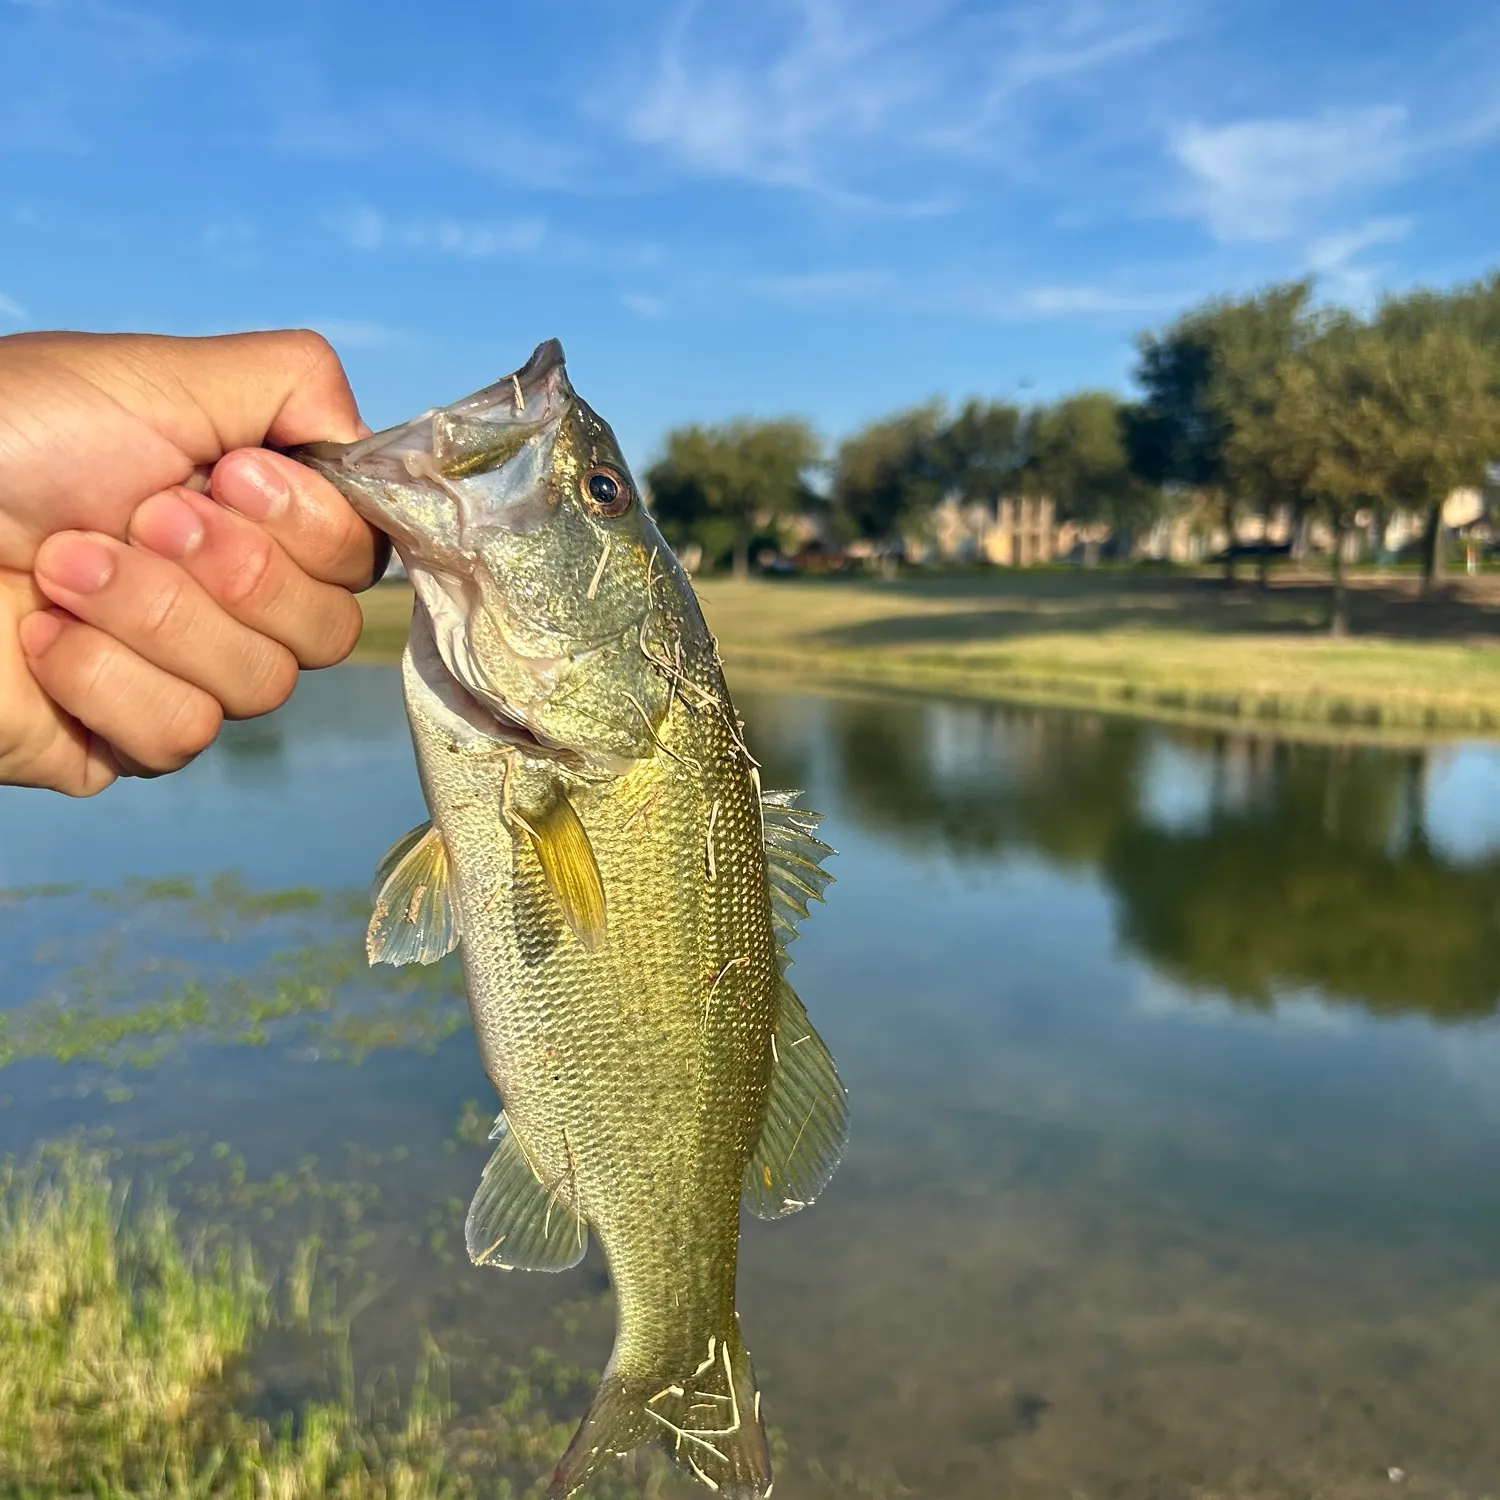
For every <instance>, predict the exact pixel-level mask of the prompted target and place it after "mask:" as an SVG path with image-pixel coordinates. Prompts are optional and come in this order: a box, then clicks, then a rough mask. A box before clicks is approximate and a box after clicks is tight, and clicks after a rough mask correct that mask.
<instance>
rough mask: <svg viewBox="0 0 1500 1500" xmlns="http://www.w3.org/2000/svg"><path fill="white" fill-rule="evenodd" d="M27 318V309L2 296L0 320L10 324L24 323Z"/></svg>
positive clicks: (0, 296)
mask: <svg viewBox="0 0 1500 1500" xmlns="http://www.w3.org/2000/svg"><path fill="white" fill-rule="evenodd" d="M26 316H27V314H26V309H25V308H24V307H22V306H21V304H20V303H19V302H14V301H12V300H11V299H10V298H9V297H6V296H3V295H0V319H4V320H5V321H7V322H10V323H24V322H25V321H26Z"/></svg>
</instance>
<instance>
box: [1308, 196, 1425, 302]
mask: <svg viewBox="0 0 1500 1500" xmlns="http://www.w3.org/2000/svg"><path fill="white" fill-rule="evenodd" d="M1411 227H1412V221H1411V220H1410V219H1409V218H1404V217H1391V218H1383V219H1370V220H1368V221H1367V222H1365V223H1363V224H1360V225H1358V226H1356V227H1355V228H1353V229H1345V230H1341V231H1339V232H1338V233H1336V234H1327V235H1324V236H1322V238H1320V239H1316V240H1314V241H1313V243H1312V244H1311V245H1310V246H1309V247H1308V250H1307V269H1308V270H1309V271H1311V272H1313V273H1314V274H1315V275H1316V276H1318V277H1319V279H1320V280H1321V281H1322V283H1323V290H1324V291H1325V292H1326V293H1327V294H1328V295H1329V296H1330V297H1332V298H1335V299H1336V300H1338V301H1341V302H1351V303H1355V304H1357V305H1362V304H1365V303H1368V302H1369V301H1370V300H1371V299H1372V298H1373V297H1374V295H1375V292H1376V289H1377V286H1378V284H1379V282H1380V280H1381V277H1382V272H1383V271H1384V270H1385V269H1386V268H1385V267H1377V266H1367V265H1364V266H1362V265H1356V264H1355V261H1356V258H1357V257H1359V256H1361V255H1363V254H1364V253H1365V251H1367V250H1373V249H1374V248H1375V247H1376V246H1378V245H1395V244H1398V243H1399V242H1400V241H1402V240H1404V239H1405V238H1406V237H1407V235H1408V234H1410V233H1411Z"/></svg>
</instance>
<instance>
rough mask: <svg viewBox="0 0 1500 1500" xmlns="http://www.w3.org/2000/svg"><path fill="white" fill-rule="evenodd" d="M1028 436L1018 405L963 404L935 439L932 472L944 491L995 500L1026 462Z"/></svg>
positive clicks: (976, 401)
mask: <svg viewBox="0 0 1500 1500" xmlns="http://www.w3.org/2000/svg"><path fill="white" fill-rule="evenodd" d="M1028 437H1029V434H1028V431H1027V423H1026V417H1025V414H1024V413H1023V412H1022V411H1021V409H1020V407H1018V406H1012V405H1011V404H1010V403H1009V402H1006V401H979V400H970V401H966V402H965V403H964V405H963V408H962V410H961V411H959V413H958V414H957V416H955V417H954V418H953V419H952V420H951V421H950V422H948V423H947V424H946V425H944V426H943V427H942V428H941V430H940V431H939V432H938V433H937V435H936V437H935V439H934V441H933V445H932V460H933V465H934V471H935V473H936V474H937V476H938V478H939V479H940V481H941V482H942V484H943V486H944V488H945V490H947V491H949V492H951V493H954V494H957V495H958V496H960V497H961V498H962V499H964V500H983V501H994V500H998V499H999V498H1000V497H1001V496H1002V495H1003V494H1005V492H1006V490H1007V489H1008V488H1009V487H1010V486H1011V484H1012V483H1013V482H1014V481H1015V478H1016V475H1017V474H1018V473H1019V472H1020V471H1021V469H1022V468H1023V467H1024V465H1025V463H1026V458H1027V442H1028Z"/></svg>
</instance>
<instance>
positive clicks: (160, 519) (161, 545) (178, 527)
mask: <svg viewBox="0 0 1500 1500" xmlns="http://www.w3.org/2000/svg"><path fill="white" fill-rule="evenodd" d="M130 539H131V541H133V542H138V543H140V545H141V546H143V547H147V548H149V549H150V550H151V551H152V552H155V553H156V554H157V555H158V556H159V557H170V558H183V557H186V556H187V555H188V553H189V552H196V551H197V550H198V548H199V547H200V546H201V545H202V543H203V522H202V521H200V520H199V519H198V516H197V514H196V513H195V512H194V510H193V507H192V506H191V505H189V504H188V503H187V502H186V501H185V500H182V499H180V498H179V497H178V496H176V495H170V494H168V495H155V496H153V497H152V498H151V499H150V500H147V501H146V502H145V504H144V505H142V506H141V507H140V508H139V509H138V510H137V511H136V513H135V515H134V516H132V517H131V520H130Z"/></svg>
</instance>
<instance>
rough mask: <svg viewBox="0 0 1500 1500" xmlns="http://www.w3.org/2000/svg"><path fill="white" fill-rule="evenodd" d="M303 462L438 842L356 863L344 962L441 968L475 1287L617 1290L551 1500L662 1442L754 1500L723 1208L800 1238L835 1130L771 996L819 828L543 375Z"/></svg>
mask: <svg viewBox="0 0 1500 1500" xmlns="http://www.w3.org/2000/svg"><path fill="white" fill-rule="evenodd" d="M454 434H458V435H459V437H461V439H462V441H461V443H460V442H458V441H457V439H456V438H454V436H453V435H454ZM445 455H449V456H451V466H450V468H449V469H447V470H444V468H443V467H442V465H443V463H444V462H448V461H449V458H445ZM298 456H299V457H302V458H303V459H304V461H306V462H309V463H311V464H313V465H314V466H315V467H316V468H318V469H319V471H320V472H322V473H324V474H325V475H327V477H328V478H330V479H331V480H332V481H333V482H334V483H336V484H338V485H339V486H340V487H341V488H342V489H343V490H344V492H345V493H346V494H347V495H348V496H349V497H350V499H351V501H352V502H353V503H354V504H355V506H356V508H357V509H359V510H360V512H361V514H362V515H364V516H365V517H366V518H367V519H369V520H371V521H372V522H374V523H375V524H377V525H381V526H383V527H384V528H385V529H387V530H388V531H389V532H390V533H391V536H392V539H393V541H394V542H395V545H396V547H397V549H398V551H399V552H400V554H401V556H402V559H403V561H404V562H405V564H406V567H407V570H408V572H409V573H410V574H411V576H412V579H413V582H414V583H415V585H416V589H417V595H418V602H417V607H416V609H415V610H414V613H413V622H412V633H411V638H410V640H409V642H408V647H407V651H406V655H405V658H404V662H403V681H404V686H405V695H406V704H407V714H408V718H409V719H410V722H411V728H412V738H413V742H414V745H415V747H416V752H417V762H418V769H419V773H420V776H421V781H422V788H423V792H424V794H425V797H426V801H427V806H428V809H429V812H430V813H431V817H432V822H431V826H430V827H428V828H425V829H418V830H414V831H413V833H411V834H409V835H407V836H406V837H405V838H403V839H402V840H400V841H398V843H397V844H396V845H395V846H394V847H393V848H392V850H391V852H390V854H389V855H387V857H386V859H385V860H383V861H382V863H381V866H380V869H379V871H378V872H377V882H376V884H377V893H376V902H375V913H374V916H373V917H372V920H371V927H370V935H369V947H370V954H371V959H372V961H384V962H430V961H432V960H433V959H434V958H436V957H438V956H440V955H441V954H442V953H443V952H446V951H448V950H449V949H450V948H451V947H452V946H453V945H454V944H455V943H458V944H460V946H461V949H462V959H463V965H464V973H465V978H466V980H467V987H468V995H469V1004H470V1010H471V1013H472V1016H473V1021H474V1030H475V1035H476V1037H477V1039H478V1043H479V1049H480V1055H481V1057H482V1059H483V1062H484V1066H485V1070H486V1072H487V1073H488V1075H489V1077H490V1079H491V1081H492V1082H493V1083H494V1085H495V1088H496V1091H497V1093H498V1094H499V1097H500V1100H501V1103H502V1106H503V1108H502V1113H501V1116H500V1119H499V1120H498V1121H497V1125H496V1139H497V1141H498V1144H497V1146H496V1149H495V1152H494V1155H493V1156H492V1158H491V1160H490V1163H489V1165H488V1167H486V1169H485V1173H484V1177H483V1179H482V1181H481V1183H480V1186H479V1190H478V1192H477V1193H476V1195H475V1199H474V1203H473V1205H472V1207H471V1209H470V1212H469V1219H468V1224H467V1228H466V1239H467V1242H468V1246H469V1250H470V1254H471V1256H472V1257H473V1258H474V1259H475V1260H476V1262H478V1263H479V1264H481V1265H485V1266H498V1267H501V1268H504V1269H532V1270H553V1271H556V1270H564V1269H566V1268H567V1267H568V1266H571V1265H575V1264H576V1263H577V1262H578V1260H579V1259H581V1257H582V1255H583V1252H584V1247H585V1244H586V1240H587V1236H588V1235H589V1234H592V1235H594V1236H595V1237H596V1238H597V1240H598V1242H599V1245H600V1247H601V1249H602V1250H603V1252H604V1255H605V1257H606V1259H607V1261H608V1264H609V1269H610V1276H611V1279H612V1281H613V1283H614V1287H615V1292H616V1316H617V1329H616V1341H615V1348H614V1352H613V1354H612V1355H611V1358H610V1361H609V1364H608V1367H607V1368H606V1370H605V1372H604V1376H603V1379H602V1380H601V1383H600V1388H599V1391H598V1393H597V1394H596V1396H595V1398H594V1401H593V1404H592V1406H591V1407H590V1410H589V1412H588V1414H587V1416H586V1417H585V1418H584V1421H583V1423H582V1425H581V1426H580V1428H579V1430H578V1433H577V1435H576V1436H575V1437H574V1439H573V1442H572V1444H571V1445H570V1447H569V1449H568V1451H567V1453H566V1454H565V1455H564V1456H563V1458H562V1461H561V1462H560V1464H559V1465H558V1468H557V1471H556V1473H555V1475H554V1478H553V1487H552V1493H553V1494H554V1495H558V1496H561V1495H566V1494H568V1493H570V1492H571V1491H572V1490H573V1489H576V1488H577V1487H578V1486H579V1485H580V1484H581V1483H583V1482H584V1480H586V1479H587V1478H588V1476H589V1475H590V1474H592V1473H593V1472H595V1470H596V1469H598V1468H599V1467H600V1465H601V1464H603V1463H604V1462H605V1460H606V1459H608V1458H609V1457H610V1456H611V1455H612V1454H615V1453H623V1452H627V1451H628V1450H629V1449H631V1448H633V1447H635V1446H636V1445H637V1444H639V1443H640V1442H643V1441H646V1440H659V1441H661V1442H662V1443H663V1444H664V1445H665V1447H666V1448H667V1450H668V1451H669V1452H670V1453H672V1454H673V1456H674V1457H676V1458H677V1459H678V1460H679V1461H681V1462H682V1463H683V1464H684V1465H686V1466H687V1467H689V1468H690V1469H691V1470H692V1471H693V1472H694V1473H695V1474H696V1475H697V1476H698V1477H699V1478H700V1479H702V1480H703V1482H704V1483H705V1484H707V1485H709V1486H710V1487H711V1488H712V1489H714V1490H716V1491H718V1492H720V1493H722V1494H723V1495H725V1496H728V1497H731V1500H751V1497H759V1496H763V1495H766V1494H768V1493H769V1491H770V1486H771V1469H770V1460H769V1455H768V1453H767V1448H766V1441H765V1435H764V1429H763V1426H762V1422H761V1398H760V1393H759V1390H758V1388H757V1386H756V1383H755V1377H754V1373H753V1370H752V1368H751V1364H750V1358H749V1355H748V1353H747V1351H746V1349H745V1346H744V1342H743V1340H742V1339H741V1336H740V1331H739V1324H738V1320H737V1316H736V1313H735V1282H736V1272H737V1264H738V1249H739V1219H740V1204H741V1197H742V1194H743V1196H744V1199H745V1202H746V1203H747V1204H748V1206H749V1207H750V1208H751V1210H752V1211H753V1212H755V1213H757V1214H759V1215H761V1216H763V1217H779V1216H780V1215H782V1214H784V1213H787V1212H792V1211H795V1210H796V1209H798V1208H801V1207H803V1206H804V1205H805V1204H806V1203H808V1202H811V1201H812V1200H813V1199H814V1198H815V1197H816V1196H817V1195H818V1193H819V1192H820V1191H821V1189H822V1187H823V1186H824V1184H825V1183H826V1182H827V1180H828V1178H829V1176H830V1175H831V1174H832V1172H833V1169H834V1167H835V1166H836V1164H837V1161H838V1158H839V1155H840V1154H841V1152H842V1149H843V1143H844V1139H845V1135H846V1131H847V1109H846V1105H845V1102H844V1093H843V1088H842V1085H841V1084H840V1082H839V1080H838V1075H837V1072H836V1070H835V1069H834V1066H833V1062H832V1058H831V1057H830V1056H829V1054H828V1051H827V1048H826V1047H825V1046H824V1045H823V1043H822V1040H821V1038H819V1037H818V1036H817V1034H816V1032H814V1031H813V1030H812V1028H811V1026H810V1025H809V1023H808V1021H807V1015H806V1012H805V1011H804V1010H803V1008H802V1004H801V1001H800V1000H799V999H798V998H797V996H796V995H795V994H794V993H793V991H792V990H791V989H790V987H789V986H788V985H787V983H786V980H785V978H784V977H783V970H784V968H785V964H786V957H785V943H786V941H787V940H789V938H790V937H791V936H792V935H794V933H795V927H796V923H797V922H798V921H799V920H800V919H801V917H803V916H805V915H806V912H807V902H808V901H809V900H812V899H819V898H821V894H822V891H823V888H824V886H825V885H826V883H827V878H828V877H827V876H826V875H825V874H824V873H823V871H822V866H821V861H822V859H823V857H824V855H826V854H827V853H828V852H830V851H828V849H827V848H826V846H824V845H822V844H820V843H819V842H818V841H817V840H816V839H815V838H814V837H813V836H812V834H811V829H812V828H813V827H814V826H815V825H816V823H817V816H816V814H810V813H804V812H801V811H800V810H797V809H795V807H794V804H793V799H792V798H791V797H790V796H783V795H778V796H767V797H765V798H763V797H762V794H761V790H760V784H759V779H758V774H757V770H756V767H755V764H754V762H753V760H752V759H751V758H750V755H749V753H748V751H747V750H746V749H745V746H744V742H743V739H742V736H741V730H740V725H739V721H738V719H737V717H736V716H735V712H734V708H733V705H732V703H731V701H730V697H729V693H728V689H727V687H726V686H725V683H724V678H723V674H722V671H721V669H720V665H719V661H718V654H717V651H716V649H715V647H714V644H713V641H712V638H711V637H710V635H709V634H708V631H707V628H706V626H705V625H704V623H703V618H702V615H701V613H700V611H699V609H698V604H697V600H696V599H695V597H694V595H693V592H692V588H691V585H690V584H689V583H688V580H687V578H686V575H685V574H684V573H683V572H682V570H681V569H680V568H679V567H678V566H677V564H676V561H675V559H673V558H672V556H671V553H670V552H669V550H668V549H667V548H666V545H665V543H664V542H663V541H662V539H661V537H660V535H659V534H658V533H657V531H656V528H655V525H654V523H653V522H652V520H651V518H650V516H649V515H648V514H647V513H646V511H645V510H644V508H643V507H642V506H641V505H640V504H639V502H638V499H637V497H636V496H635V492H634V486H633V484H632V482H631V480H630V478H629V473H628V470H627V469H626V468H625V465H624V461H623V459H622V458H621V457H620V454H619V449H618V446H617V444H616V443H615V440H614V436H613V434H612V433H611V432H610V431H609V428H608V427H607V425H606V424H604V423H603V422H602V421H601V420H600V419H599V417H598V416H597V415H596V414H595V413H594V412H592V411H591V410H590V409H589V408H588V407H587V405H586V404H585V403H583V402H582V401H581V400H580V399H579V398H578V397H577V396H576V394H575V393H574V392H573V390H572V388H571V385H570V384H569V383H568V381H567V378H566V374H565V371H564V368H563V363H562V353H561V350H560V348H558V347H557V346H556V345H555V344H552V345H543V346H541V348H539V349H538V351H537V353H536V354H535V355H533V357H532V359H531V361H530V362H528V364H527V365H526V366H524V367H523V368H522V369H521V370H519V371H517V372H516V374H515V375H514V376H511V377H508V378H507V379H506V380H505V381H502V382H500V383H499V384H498V385H496V386H493V387H489V388H487V389H486V390H485V391H481V392H478V393H476V394H475V395H474V396H472V397H467V398H465V399H464V400H463V401H461V402H455V403H454V404H453V405H452V406H451V407H448V408H444V409H443V410H442V411H440V412H435V413H428V414H424V416H423V417H420V418H417V419H416V420H415V421H413V422H411V423H407V424H405V425H403V426H402V427H399V428H394V429H391V430H390V431H389V432H386V433H378V434H376V435H375V436H373V437H371V438H368V439H364V440H363V441H361V442H360V443H356V444H351V445H347V446H337V445H317V446H316V447H315V448H312V449H306V450H302V451H301V452H300V453H299V455H298Z"/></svg>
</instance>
